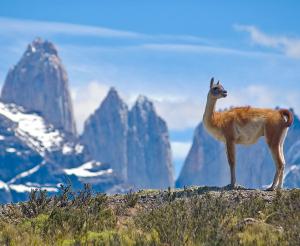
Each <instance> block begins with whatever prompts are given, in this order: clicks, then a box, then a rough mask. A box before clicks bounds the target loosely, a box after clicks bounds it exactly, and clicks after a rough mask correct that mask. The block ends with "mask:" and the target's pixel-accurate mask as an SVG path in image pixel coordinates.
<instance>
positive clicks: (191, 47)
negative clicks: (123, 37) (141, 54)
mask: <svg viewBox="0 0 300 246" xmlns="http://www.w3.org/2000/svg"><path fill="white" fill-rule="evenodd" d="M136 48H140V49H145V50H152V51H160V52H180V53H194V54H195V53H196V54H197V53H200V54H202V53H211V54H223V55H239V56H270V55H272V56H274V55H275V54H272V53H267V52H254V51H243V50H239V49H232V48H226V47H218V46H211V45H201V44H175V43H168V44H166V43H165V44H151V43H148V44H143V45H140V46H137V47H136Z"/></svg>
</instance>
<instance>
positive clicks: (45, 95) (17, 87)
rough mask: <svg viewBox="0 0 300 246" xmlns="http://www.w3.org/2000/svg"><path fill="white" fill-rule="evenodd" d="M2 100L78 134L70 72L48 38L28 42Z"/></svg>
mask: <svg viewBox="0 0 300 246" xmlns="http://www.w3.org/2000/svg"><path fill="white" fill-rule="evenodd" d="M1 100H2V101H3V102H6V103H14V104H17V105H20V106H23V107H25V108H26V109H28V110H32V111H35V112H40V113H41V115H42V116H43V117H44V118H45V119H46V120H47V121H48V122H50V123H51V124H53V125H54V126H55V127H56V128H58V129H63V130H64V131H65V132H69V133H72V134H76V127H75V120H74V116H73V106H72V102H71V96H70V92H69V85H68V76H67V72H66V70H65V69H64V67H63V65H62V62H61V60H60V58H59V56H58V51H57V49H56V48H55V46H54V45H53V44H52V43H51V42H49V41H44V40H42V39H40V38H38V39H36V40H34V41H33V42H32V43H31V44H29V45H28V47H27V49H26V51H25V52H24V54H23V56H22V57H21V59H20V61H19V62H18V63H17V65H15V66H14V67H13V68H12V69H10V71H9V72H8V74H7V77H6V80H5V83H4V86H3V88H2V92H1Z"/></svg>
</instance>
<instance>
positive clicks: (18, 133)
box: [0, 102, 118, 202]
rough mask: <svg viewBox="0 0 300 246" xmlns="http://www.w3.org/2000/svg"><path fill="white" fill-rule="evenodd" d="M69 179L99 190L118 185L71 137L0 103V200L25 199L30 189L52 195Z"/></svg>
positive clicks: (105, 169)
mask: <svg viewBox="0 0 300 246" xmlns="http://www.w3.org/2000/svg"><path fill="white" fill-rule="evenodd" d="M68 180H71V182H72V184H73V186H74V187H79V186H80V185H81V184H83V183H91V184H93V186H94V188H95V189H96V190H99V191H105V190H107V189H110V188H111V187H112V186H113V185H115V184H118V180H117V178H116V177H115V175H114V173H113V170H112V169H111V168H110V167H109V166H108V165H104V164H101V163H99V162H96V161H93V160H92V159H91V158H90V157H89V154H88V153H87V151H86V149H85V147H84V146H83V145H82V144H80V143H79V142H78V140H76V139H75V138H74V137H72V136H70V135H69V134H68V133H64V132H63V131H61V130H58V129H56V128H54V126H53V125H51V124H49V123H47V122H46V120H45V119H44V118H43V117H42V116H40V115H38V114H37V113H32V112H27V111H26V110H25V109H24V108H22V107H20V106H16V105H14V104H5V103H3V102H0V200H1V201H2V202H10V201H18V200H22V199H25V198H26V192H29V191H30V190H31V189H32V188H43V189H46V190H48V191H50V192H55V191H57V190H58V186H59V184H60V183H66V181H68Z"/></svg>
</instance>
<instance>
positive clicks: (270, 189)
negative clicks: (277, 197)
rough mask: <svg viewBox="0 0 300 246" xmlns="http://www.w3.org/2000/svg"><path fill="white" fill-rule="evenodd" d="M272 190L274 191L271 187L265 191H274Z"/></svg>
mask: <svg viewBox="0 0 300 246" xmlns="http://www.w3.org/2000/svg"><path fill="white" fill-rule="evenodd" d="M274 190H275V188H274V187H272V186H271V187H269V188H267V189H266V191H274Z"/></svg>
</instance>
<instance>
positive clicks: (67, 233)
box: [0, 186, 300, 245]
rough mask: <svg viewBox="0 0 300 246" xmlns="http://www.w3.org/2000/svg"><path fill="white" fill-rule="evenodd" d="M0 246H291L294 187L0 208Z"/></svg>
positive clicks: (85, 193)
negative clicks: (290, 188)
mask: <svg viewBox="0 0 300 246" xmlns="http://www.w3.org/2000/svg"><path fill="white" fill-rule="evenodd" d="M0 218H1V220H0V244H1V245H299V242H300V190H299V189H294V190H283V191H277V192H276V191H274V192H266V191H259V190H244V189H241V190H226V189H222V188H217V187H191V188H186V189H176V190H171V189H169V190H166V191H157V190H142V191H140V192H137V193H129V194H127V195H114V196H106V195H104V194H93V193H92V191H91V189H90V187H89V186H85V188H84V189H83V190H82V191H80V192H76V193H75V192H73V191H72V190H71V187H70V186H67V187H62V189H61V193H60V195H58V196H55V197H53V198H49V197H48V196H47V193H46V192H43V191H32V192H31V194H30V197H29V200H28V202H26V203H19V204H9V205H3V206H2V207H1V208H0Z"/></svg>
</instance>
